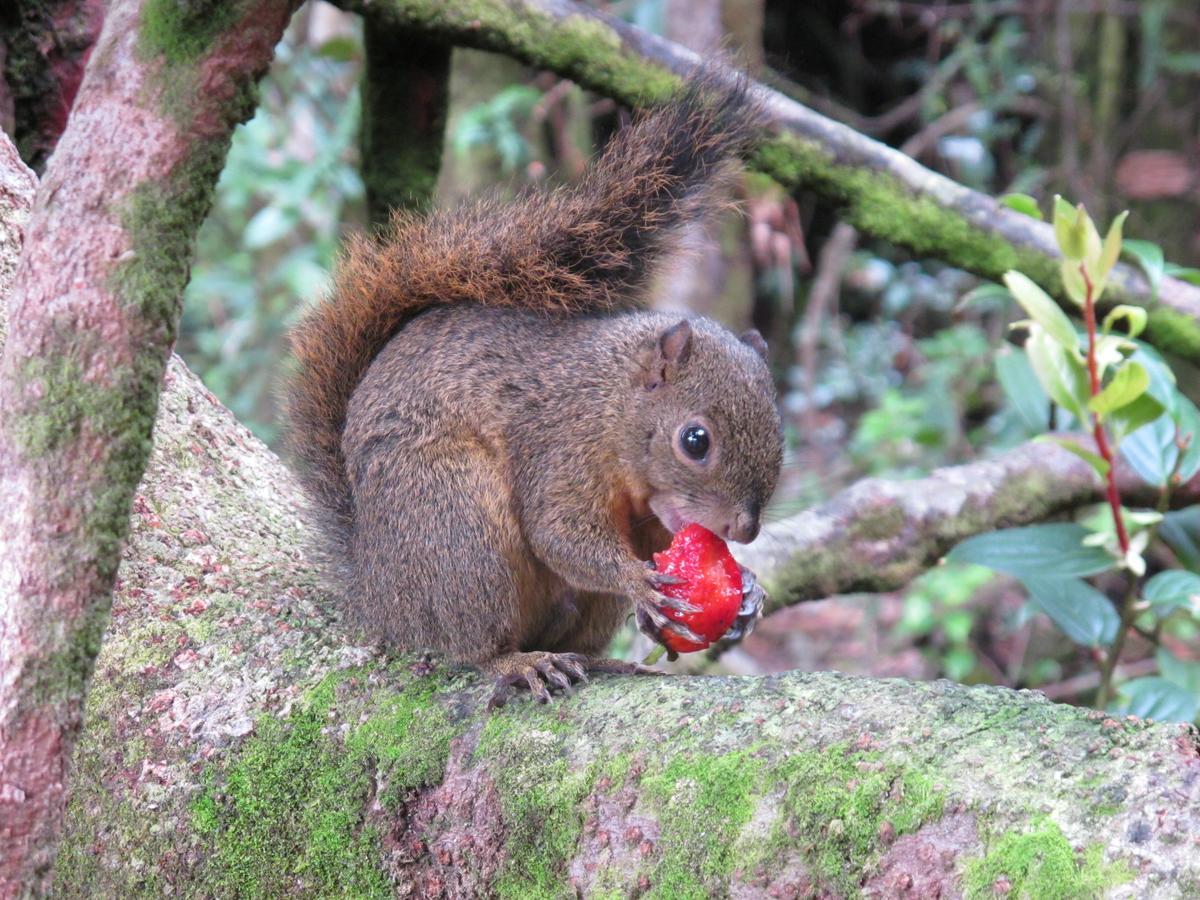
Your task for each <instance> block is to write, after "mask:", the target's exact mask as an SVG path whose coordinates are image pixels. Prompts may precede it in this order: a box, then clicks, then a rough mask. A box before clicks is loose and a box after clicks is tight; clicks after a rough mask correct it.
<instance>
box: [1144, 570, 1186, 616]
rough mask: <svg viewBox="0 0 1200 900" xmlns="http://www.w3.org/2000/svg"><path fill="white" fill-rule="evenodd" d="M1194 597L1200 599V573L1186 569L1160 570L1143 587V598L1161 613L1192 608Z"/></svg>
mask: <svg viewBox="0 0 1200 900" xmlns="http://www.w3.org/2000/svg"><path fill="white" fill-rule="evenodd" d="M1193 598H1198V599H1200V575H1197V574H1196V573H1195V572H1188V571H1186V570H1184V569H1170V570H1168V571H1166V572H1159V573H1158V574H1157V575H1155V576H1154V577H1153V578H1151V579H1150V580H1149V581H1147V582H1146V585H1145V587H1143V588H1142V599H1143V600H1145V601H1146V602H1147V603H1149V604H1150V605H1151V606H1153V607H1154V608H1155V609H1157V610H1158V611H1159V612H1160V613H1167V612H1171V611H1172V610H1175V609H1190V608H1191V607H1192V602H1193Z"/></svg>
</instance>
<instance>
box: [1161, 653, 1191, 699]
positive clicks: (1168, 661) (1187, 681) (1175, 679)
mask: <svg viewBox="0 0 1200 900" xmlns="http://www.w3.org/2000/svg"><path fill="white" fill-rule="evenodd" d="M1154 660H1155V662H1157V663H1158V674H1160V675H1161V676H1162V677H1163V678H1165V679H1167V681H1169V682H1171V683H1172V684H1175V685H1178V686H1179V687H1181V688H1183V689H1184V690H1185V691H1187V692H1188V693H1189V694H1191V695H1192V696H1193V697H1200V662H1196V660H1194V659H1180V658H1179V657H1178V656H1176V655H1175V654H1173V653H1171V652H1170V651H1169V650H1167V649H1166V648H1163V647H1159V648H1158V652H1157V653H1155V654H1154Z"/></svg>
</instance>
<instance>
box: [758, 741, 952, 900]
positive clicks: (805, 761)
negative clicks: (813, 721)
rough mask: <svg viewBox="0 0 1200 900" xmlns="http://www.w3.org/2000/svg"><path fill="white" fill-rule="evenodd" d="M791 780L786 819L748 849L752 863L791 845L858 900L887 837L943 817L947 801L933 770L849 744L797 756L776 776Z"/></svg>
mask: <svg viewBox="0 0 1200 900" xmlns="http://www.w3.org/2000/svg"><path fill="white" fill-rule="evenodd" d="M773 778H774V779H777V780H779V781H782V783H783V790H784V794H783V799H782V800H781V801H780V803H779V806H780V811H781V812H780V816H779V818H778V819H777V821H776V822H775V824H774V825H773V826H772V829H771V833H770V835H769V837H768V838H767V840H766V841H764V842H762V844H761V845H760V846H758V847H757V848H748V849H747V859H749V860H751V862H750V863H748V864H749V865H751V866H753V865H755V864H759V863H761V862H764V861H767V860H769V859H771V858H772V857H773V856H774V855H776V854H779V853H782V852H784V851H785V849H786V848H788V847H793V848H795V849H797V850H799V852H800V854H801V856H802V857H803V858H804V860H805V862H806V863H807V865H808V866H809V868H810V870H811V871H812V872H813V874H814V875H817V876H819V877H820V878H821V879H822V880H823V881H824V882H825V883H826V886H827V887H831V888H833V890H834V892H835V893H836V894H838V895H840V896H844V897H851V896H857V895H858V876H859V874H860V873H861V872H863V871H866V870H867V869H868V868H869V865H870V862H871V859H872V857H873V856H875V855H876V854H877V853H878V852H879V851H880V849H881V845H880V832H881V829H883V828H884V824H885V823H887V824H888V825H890V826H891V827H890V830H891V831H892V832H893V833H894V834H895V835H902V834H908V833H911V832H913V831H916V830H917V829H918V828H920V827H921V826H922V825H924V824H925V823H926V822H931V821H935V820H936V819H938V818H939V817H940V816H941V814H942V805H943V802H944V796H943V794H942V792H941V791H940V790H938V789H936V788H935V787H934V784H933V781H932V779H931V778H930V777H929V776H928V775H926V774H925V773H922V772H919V771H916V770H914V769H911V768H902V767H900V766H897V765H894V764H886V763H884V762H882V761H881V760H880V758H879V756H878V754H873V753H852V752H849V751H848V750H847V749H846V748H844V747H832V748H830V749H828V750H824V751H813V752H808V753H800V754H797V755H795V756H792V757H789V758H788V759H787V760H786V761H785V762H784V763H783V764H782V765H781V766H780V767H779V768H778V769H777V770H776V771H775V772H774V773H773Z"/></svg>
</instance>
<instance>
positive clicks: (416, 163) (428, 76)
mask: <svg viewBox="0 0 1200 900" xmlns="http://www.w3.org/2000/svg"><path fill="white" fill-rule="evenodd" d="M364 30H365V40H366V54H367V65H366V71H365V72H364V73H363V92H362V94H363V120H362V142H361V143H362V160H363V161H362V173H363V181H364V182H365V183H366V187H367V213H368V216H369V217H370V220H371V222H372V224H374V225H380V224H383V223H384V222H386V221H387V218H388V213H389V211H390V210H392V209H414V210H422V209H426V208H428V206H429V204H430V203H431V202H432V200H433V193H434V189H435V188H436V187H437V180H438V172H439V170H440V169H441V162H442V145H443V143H444V142H445V131H446V106H447V102H448V96H449V82H450V51H451V47H450V45H449V44H447V43H443V42H442V41H441V40H438V39H430V38H428V37H426V36H424V35H422V34H419V33H413V32H410V31H407V30H405V29H402V28H398V27H397V26H396V25H395V24H393V23H392V22H391V21H390V20H389V19H387V18H383V17H379V16H374V15H371V14H370V13H369V12H368V13H367V15H366V16H365V22H364Z"/></svg>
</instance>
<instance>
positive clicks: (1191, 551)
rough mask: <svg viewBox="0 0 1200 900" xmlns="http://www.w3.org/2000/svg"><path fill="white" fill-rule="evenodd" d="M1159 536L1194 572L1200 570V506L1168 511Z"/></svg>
mask: <svg viewBox="0 0 1200 900" xmlns="http://www.w3.org/2000/svg"><path fill="white" fill-rule="evenodd" d="M1158 536H1159V537H1160V538H1162V539H1163V540H1164V541H1166V542H1167V546H1168V547H1170V548H1171V551H1172V552H1173V553H1174V554H1175V556H1176V558H1177V559H1178V560H1179V561H1180V562H1181V563H1183V564H1184V565H1185V566H1187V568H1188V569H1190V570H1191V571H1193V572H1200V506H1189V507H1187V508H1186V509H1177V510H1175V511H1174V512H1169V513H1167V514H1166V515H1165V516H1163V522H1162V525H1160V526H1159V528H1158Z"/></svg>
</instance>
